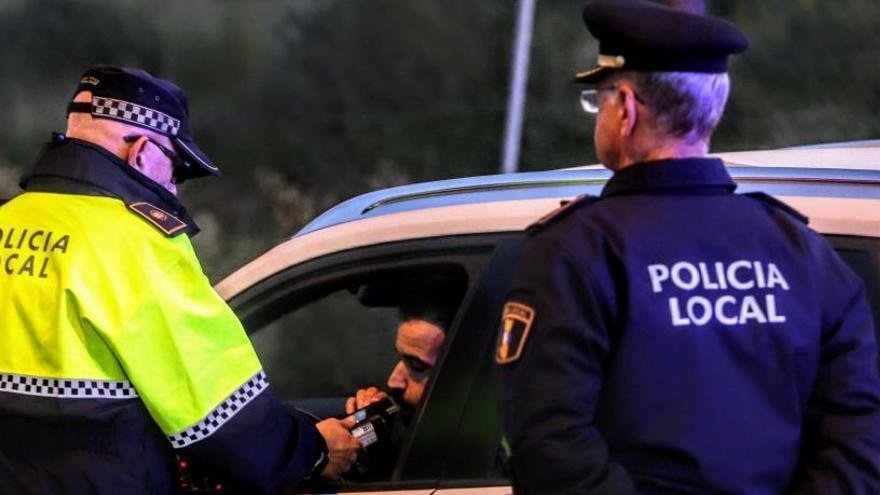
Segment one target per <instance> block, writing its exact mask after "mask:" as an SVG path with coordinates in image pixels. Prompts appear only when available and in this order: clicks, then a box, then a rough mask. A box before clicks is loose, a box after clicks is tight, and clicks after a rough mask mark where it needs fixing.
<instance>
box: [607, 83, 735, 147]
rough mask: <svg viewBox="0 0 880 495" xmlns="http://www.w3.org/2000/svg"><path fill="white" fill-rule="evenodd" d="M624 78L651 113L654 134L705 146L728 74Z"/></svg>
mask: <svg viewBox="0 0 880 495" xmlns="http://www.w3.org/2000/svg"><path fill="white" fill-rule="evenodd" d="M624 77H625V78H627V79H630V80H631V81H632V83H633V84H634V85H635V87H636V91H637V92H638V95H639V98H641V99H642V100H643V101H644V102H645V105H647V107H648V108H649V109H650V110H651V114H652V115H653V117H654V121H655V125H656V126H657V130H658V131H660V132H663V133H665V134H668V135H671V136H675V137H677V138H680V139H683V140H684V141H686V142H687V143H689V144H695V143H699V142H701V141H705V142H708V140H709V138H710V137H711V136H712V131H714V130H715V126H716V125H718V121H719V120H721V114H722V113H724V105H725V104H726V103H727V95H728V93H729V92H730V78H728V76H727V73H721V74H703V73H696V72H636V71H631V72H627V73H626V75H625V76H624Z"/></svg>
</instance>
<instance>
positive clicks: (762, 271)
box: [648, 260, 789, 327]
mask: <svg viewBox="0 0 880 495" xmlns="http://www.w3.org/2000/svg"><path fill="white" fill-rule="evenodd" d="M648 275H649V276H650V278H651V290H652V291H653V292H654V293H655V294H660V293H662V292H664V291H665V290H666V289H671V288H672V286H674V287H676V288H678V289H680V290H681V291H686V292H689V291H695V292H697V293H696V294H694V295H693V296H689V297H682V298H681V299H680V298H679V297H670V298H669V313H670V318H671V320H672V325H673V326H677V327H679V326H689V325H695V326H703V325H706V324H707V323H709V322H710V321H713V320H714V321H715V322H718V323H721V324H722V325H728V326H730V325H745V324H749V323H784V322H785V315H782V314H780V313H779V309H778V307H777V305H776V294H775V292H776V291H779V290H783V291H787V290H789V286H788V282H786V280H785V277H784V276H783V275H782V272H781V271H780V270H779V267H777V266H776V265H775V264H774V263H765V262H762V261H746V260H739V261H734V262H733V263H723V262H714V263H704V262H700V263H691V262H688V261H679V262H677V263H673V264H672V265H664V264H652V265H648ZM754 289H766V290H767V291H768V292H767V293H766V294H763V295H762V296H761V295H755V294H754ZM721 291H724V292H721ZM746 291H750V292H752V293H749V294H743V292H746Z"/></svg>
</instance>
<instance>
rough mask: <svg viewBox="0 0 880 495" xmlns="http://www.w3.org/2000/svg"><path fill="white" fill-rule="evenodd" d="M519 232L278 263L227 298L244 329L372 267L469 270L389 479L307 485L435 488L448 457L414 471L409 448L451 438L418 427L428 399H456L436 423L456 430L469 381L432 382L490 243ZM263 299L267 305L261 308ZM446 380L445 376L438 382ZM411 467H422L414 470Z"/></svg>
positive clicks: (443, 445)
mask: <svg viewBox="0 0 880 495" xmlns="http://www.w3.org/2000/svg"><path fill="white" fill-rule="evenodd" d="M521 235H522V233H517V232H514V233H504V232H503V233H491V234H468V235H457V236H447V237H435V238H421V239H413V240H407V241H398V242H394V243H387V244H381V245H375V246H367V247H360V248H356V249H352V250H347V251H341V252H338V253H332V254H329V255H325V256H322V257H320V258H315V259H312V260H308V261H306V262H304V263H300V264H297V265H293V266H290V267H287V268H285V269H283V270H279V271H278V272H276V273H275V274H274V275H272V276H271V277H269V278H267V279H265V280H263V281H261V282H258V283H256V284H254V285H252V286H251V287H249V288H247V289H246V290H244V291H242V292H241V293H239V294H238V295H236V296H235V297H233V298H231V299H230V300H229V301H228V303H229V305H230V307H231V308H232V309H233V311H235V312H236V314H237V315H238V316H239V318H240V319H241V321H242V323H243V324H244V325H245V329H246V331H247V332H248V334H249V335H250V334H252V333H254V332H255V331H258V330H260V329H262V328H263V327H265V326H266V325H267V324H268V323H269V322H271V321H272V320H274V319H275V318H277V317H278V316H280V315H282V314H285V313H286V312H287V311H284V310H282V309H280V308H282V307H283V306H284V304H285V303H284V302H285V301H287V300H290V299H294V300H296V301H297V303H298V305H297V308H296V309H300V308H302V307H303V306H304V305H306V304H309V303H310V302H312V301H314V300H317V299H320V297H318V296H319V295H320V294H322V293H323V294H326V293H329V292H326V287H331V286H333V284H334V281H337V282H338V281H340V280H345V279H351V278H352V277H357V276H361V275H365V274H369V273H375V272H376V271H382V270H387V269H404V268H407V267H415V266H423V265H426V264H434V263H437V262H453V263H457V264H461V266H462V267H463V268H464V269H465V270H466V271H467V274H468V278H469V281H468V287H467V290H466V293H465V295H464V297H463V300H462V302H461V304H460V305H459V308H458V310H457V312H456V316H455V318H454V319H453V322H452V324H451V325H450V328H449V331H448V332H447V342H446V344H444V348H443V350H442V352H441V354H440V356H438V360H437V364H436V365H435V371H434V373H433V374H432V377H431V378H430V380H429V382H428V384H427V387H426V390H425V394H424V397H423V399H422V402H421V404H420V405H419V408H418V410H417V417H416V418H415V423H414V427H413V428H412V430H411V434H410V436H409V438H408V439H407V442H406V443H405V444H404V445H403V446H402V448H401V452H400V455H399V458H398V463H397V466H396V468H395V472H394V475H392V478H391V479H390V480H388V481H378V482H364V483H350V484H347V485H346V484H343V485H338V484H333V483H318V484H311V486H307V487H305V488H306V489H311V490H316V489H317V490H318V491H319V492H324V491H326V490H327V489H331V490H333V491H334V492H336V491H338V492H340V493H342V492H347V491H350V490H355V491H356V490H363V489H368V490H371V491H372V490H383V489H386V490H388V489H390V490H400V489H422V488H434V487H436V485H437V484H438V483H439V482H440V480H441V479H442V471H441V470H440V467H441V466H442V465H445V464H446V463H445V460H444V459H441V461H444V462H434V463H427V464H429V465H436V466H434V467H435V469H433V470H428V471H419V470H418V469H410V468H409V467H408V466H411V465H414V464H416V463H418V464H421V463H422V462H423V461H424V460H423V459H418V460H414V458H413V457H412V455H415V454H413V452H415V453H418V452H423V451H425V450H426V449H429V450H433V451H434V452H438V451H439V452H448V451H449V443H450V442H452V440H453V437H454V436H455V435H446V434H444V435H432V434H431V431H430V429H429V428H428V427H426V426H422V421H423V419H424V416H425V414H426V411H427V412H430V411H431V408H430V407H429V406H430V405H431V404H432V401H433V404H438V403H443V402H445V401H449V402H450V403H454V404H455V406H454V407H452V408H451V409H450V408H447V411H445V413H446V414H447V417H446V421H447V422H448V423H449V424H448V425H441V427H442V428H443V429H444V431H449V430H450V428H452V429H453V431H454V428H455V427H457V425H458V422H459V421H458V419H459V417H460V416H461V414H463V411H464V406H465V405H466V400H467V399H468V397H467V393H468V390H469V388H468V389H465V388H455V387H453V388H452V389H451V390H452V394H453V397H447V396H446V395H444V394H447V393H449V392H448V390H447V386H446V385H444V386H443V387H441V388H440V389H438V388H437V386H436V385H435V384H436V383H438V381H439V379H440V377H441V376H444V370H447V371H448V370H449V366H448V365H447V361H448V359H450V358H449V357H448V356H449V355H450V352H449V351H450V349H452V348H453V346H454V344H455V342H456V339H457V335H459V333H458V328H459V323H460V319H461V317H462V315H463V312H466V311H464V310H465V309H466V308H470V307H471V306H472V304H473V299H474V294H475V293H477V292H478V290H477V289H478V288H479V287H482V279H483V276H484V275H485V272H486V267H487V266H488V265H489V264H490V263H491V262H492V260H493V259H494V252H495V250H496V248H497V247H498V245H499V244H500V243H502V242H503V241H505V240H507V239H510V238H511V237H517V236H521ZM314 288H317V289H318V290H316V291H313V290H312V289H314ZM273 305H275V306H273ZM267 306H268V307H269V309H267ZM292 310H295V309H292ZM292 310H288V311H292ZM493 333H494V330H493ZM445 382H446V380H444V382H443V383H445ZM435 407H436V406H435ZM434 416H435V414H434V413H431V414H429V415H428V417H429V418H432V417H434ZM449 425H452V426H449ZM435 426H436V425H435ZM438 439H439V440H438ZM438 442H439V443H438ZM431 446H433V448H432V447H431ZM412 473H420V474H417V475H414V474H412ZM402 476H404V477H405V476H418V479H400V477H402Z"/></svg>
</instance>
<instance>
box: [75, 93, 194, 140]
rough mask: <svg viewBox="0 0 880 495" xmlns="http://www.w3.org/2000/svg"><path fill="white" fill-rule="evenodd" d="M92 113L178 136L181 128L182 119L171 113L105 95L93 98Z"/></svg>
mask: <svg viewBox="0 0 880 495" xmlns="http://www.w3.org/2000/svg"><path fill="white" fill-rule="evenodd" d="M92 115H94V116H96V117H109V118H112V119H115V120H121V121H123V122H128V123H130V124H135V125H139V126H141V127H147V128H150V129H153V130H154V131H156V132H159V133H161V134H170V135H171V136H176V135H177V131H179V130H180V121H179V120H177V119H175V118H174V117H172V116H170V115H167V114H164V113H162V112H160V111H158V110H153V109H152V108H147V107H142V106H140V105H137V104H135V103H131V102H129V101H124V100H115V99H113V98H105V97H103V96H95V97H94V98H92Z"/></svg>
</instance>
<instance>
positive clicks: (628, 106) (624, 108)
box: [617, 83, 639, 137]
mask: <svg viewBox="0 0 880 495" xmlns="http://www.w3.org/2000/svg"><path fill="white" fill-rule="evenodd" d="M617 97H618V98H619V99H620V101H619V102H618V103H619V105H620V135H621V136H622V137H631V136H632V134H633V131H634V130H635V128H636V123H637V122H638V120H639V101H638V99H637V98H636V93H635V91H633V89H632V86H630V85H629V84H627V83H621V84H620V85H619V86H618V87H617Z"/></svg>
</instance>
